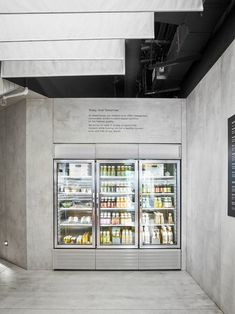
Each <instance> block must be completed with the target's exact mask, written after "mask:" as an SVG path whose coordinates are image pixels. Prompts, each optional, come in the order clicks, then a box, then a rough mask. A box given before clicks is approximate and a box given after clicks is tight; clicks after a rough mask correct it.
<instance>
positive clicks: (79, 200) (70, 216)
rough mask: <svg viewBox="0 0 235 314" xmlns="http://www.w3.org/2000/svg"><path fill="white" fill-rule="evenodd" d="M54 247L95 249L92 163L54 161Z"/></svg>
mask: <svg viewBox="0 0 235 314" xmlns="http://www.w3.org/2000/svg"><path fill="white" fill-rule="evenodd" d="M55 182H56V184H55V218H56V227H55V247H64V248H68V247H80V248H81V247H84V248H89V247H95V219H94V218H95V209H94V208H95V206H94V205H95V204H94V195H95V194H94V161H79V160H69V161H66V160H59V161H58V160H57V161H55Z"/></svg>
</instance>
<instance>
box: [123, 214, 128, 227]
mask: <svg viewBox="0 0 235 314" xmlns="http://www.w3.org/2000/svg"><path fill="white" fill-rule="evenodd" d="M124 219H125V225H128V213H125V214H124Z"/></svg>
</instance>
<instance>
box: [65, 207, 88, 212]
mask: <svg viewBox="0 0 235 314" xmlns="http://www.w3.org/2000/svg"><path fill="white" fill-rule="evenodd" d="M92 210H93V209H92V208H84V207H83V208H78V207H69V208H64V207H60V209H59V211H60V212H65V211H81V212H83V211H92Z"/></svg>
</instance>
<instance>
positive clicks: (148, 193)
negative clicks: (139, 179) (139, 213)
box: [142, 192, 175, 196]
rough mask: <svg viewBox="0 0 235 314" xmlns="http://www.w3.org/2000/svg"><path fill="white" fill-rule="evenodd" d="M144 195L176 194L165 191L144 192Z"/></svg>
mask: <svg viewBox="0 0 235 314" xmlns="http://www.w3.org/2000/svg"><path fill="white" fill-rule="evenodd" d="M142 195H143V196H151V195H159V196H161V195H166V196H175V193H167V192H164V193H160V192H144V193H143V192H142Z"/></svg>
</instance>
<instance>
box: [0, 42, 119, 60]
mask: <svg viewBox="0 0 235 314" xmlns="http://www.w3.org/2000/svg"><path fill="white" fill-rule="evenodd" d="M64 59H69V60H73V59H76V60H78V59H125V40H123V39H116V40H68V41H33V42H30V41H29V42H0V60H64Z"/></svg>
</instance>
